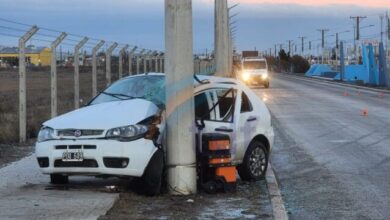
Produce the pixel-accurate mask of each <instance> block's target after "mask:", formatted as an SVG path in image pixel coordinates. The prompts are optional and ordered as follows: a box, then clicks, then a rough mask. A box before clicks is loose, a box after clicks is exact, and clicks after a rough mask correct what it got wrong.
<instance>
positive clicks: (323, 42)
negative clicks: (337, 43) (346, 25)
mask: <svg viewBox="0 0 390 220" xmlns="http://www.w3.org/2000/svg"><path fill="white" fill-rule="evenodd" d="M318 31H319V32H321V42H322V43H321V45H322V49H324V48H325V33H326V32H328V31H329V30H328V29H319V30H318Z"/></svg>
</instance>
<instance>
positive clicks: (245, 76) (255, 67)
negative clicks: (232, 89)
mask: <svg viewBox="0 0 390 220" xmlns="http://www.w3.org/2000/svg"><path fill="white" fill-rule="evenodd" d="M241 68H242V70H241V75H240V79H241V80H242V81H243V82H245V83H246V84H248V85H253V84H258V85H259V84H260V85H263V86H264V87H265V88H269V75H268V64H267V60H266V59H264V58H259V57H246V58H243V59H242V61H241Z"/></svg>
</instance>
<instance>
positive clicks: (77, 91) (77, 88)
mask: <svg viewBox="0 0 390 220" xmlns="http://www.w3.org/2000/svg"><path fill="white" fill-rule="evenodd" d="M87 41H88V38H87V37H84V38H83V39H82V40H81V41H80V42H79V43H78V44H77V45H76V46H75V47H74V60H73V65H74V108H75V109H78V108H79V107H80V68H79V66H80V60H79V53H80V49H81V48H82V47H83V46H84V44H85V43H87Z"/></svg>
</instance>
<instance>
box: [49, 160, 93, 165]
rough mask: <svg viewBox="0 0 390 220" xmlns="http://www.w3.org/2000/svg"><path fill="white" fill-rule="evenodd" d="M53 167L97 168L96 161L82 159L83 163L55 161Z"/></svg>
mask: <svg viewBox="0 0 390 220" xmlns="http://www.w3.org/2000/svg"><path fill="white" fill-rule="evenodd" d="M54 167H99V166H98V163H97V162H96V160H92V159H84V160H83V161H66V162H64V161H62V160H55V161H54Z"/></svg>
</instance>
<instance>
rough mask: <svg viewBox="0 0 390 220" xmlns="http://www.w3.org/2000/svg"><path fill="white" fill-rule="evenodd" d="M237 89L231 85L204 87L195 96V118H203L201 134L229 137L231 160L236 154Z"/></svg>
mask: <svg viewBox="0 0 390 220" xmlns="http://www.w3.org/2000/svg"><path fill="white" fill-rule="evenodd" d="M236 108H237V89H236V88H234V87H233V86H232V85H226V86H225V85H221V86H220V87H217V88H215V87H206V88H203V90H201V91H199V92H197V93H196V94H195V116H196V118H203V121H204V124H205V128H204V129H203V130H202V133H221V134H227V135H229V137H230V142H231V153H232V159H233V160H234V158H235V152H236V149H235V148H236V144H235V143H236V130H237V116H236Z"/></svg>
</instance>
